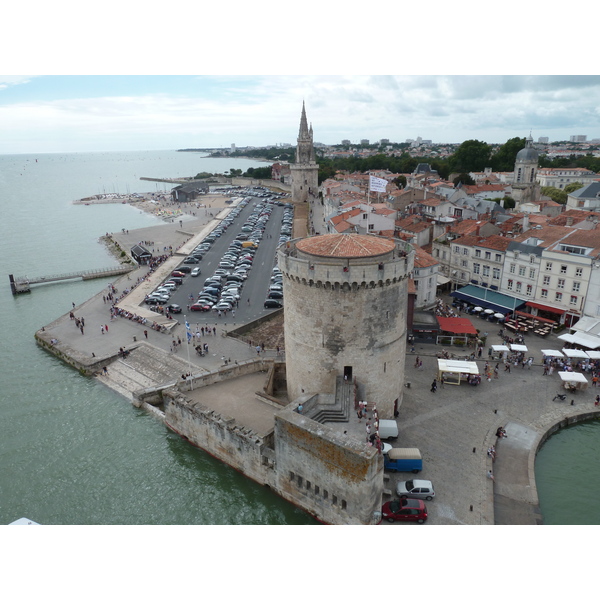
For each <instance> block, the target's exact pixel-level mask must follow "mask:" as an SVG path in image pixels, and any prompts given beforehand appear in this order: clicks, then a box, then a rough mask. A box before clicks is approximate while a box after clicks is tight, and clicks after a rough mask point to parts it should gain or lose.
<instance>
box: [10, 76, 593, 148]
mask: <svg viewBox="0 0 600 600" xmlns="http://www.w3.org/2000/svg"><path fill="white" fill-rule="evenodd" d="M599 99H600V77H599V76H595V75H582V76H562V75H541V76H522V75H509V76H501V75H489V76H475V75H457V76H454V75H442V76H433V75H423V76H382V75H376V76H349V75H340V76H323V75H317V76H310V75H306V76H300V75H295V76H267V75H257V76H251V75H243V76H233V75H225V76H217V75H213V76H188V75H183V76H182V75H175V76H162V75H138V76H130V75H115V76H113V75H61V76H54V75H47V76H39V77H35V76H31V77H19V76H1V75H0V133H1V135H0V153H2V154H13V153H14V154H19V153H45V152H93V151H123V150H163V149H179V148H195V147H203V148H206V147H210V148H222V149H229V148H231V145H232V144H235V145H236V146H237V147H245V146H266V145H272V144H292V145H295V143H296V138H297V135H298V125H299V117H298V115H299V113H300V109H301V106H302V102H303V101H304V102H305V104H306V113H307V117H308V121H309V123H312V125H313V129H314V139H315V142H316V143H323V144H328V145H333V144H340V143H341V141H342V140H343V139H349V140H350V141H351V142H352V143H355V144H358V143H360V141H361V140H362V139H369V140H370V141H371V142H375V141H378V140H380V139H382V138H384V139H389V140H390V142H405V141H406V140H407V139H417V138H419V137H420V138H422V139H427V140H432V141H433V143H438V144H443V143H461V142H463V141H465V140H468V139H478V140H482V141H485V142H488V143H504V142H505V141H506V140H507V139H510V138H513V137H517V136H518V137H526V136H528V135H529V134H530V132H531V135H532V137H533V139H534V140H536V141H537V140H538V138H540V137H548V138H549V141H550V142H553V141H561V140H565V141H569V140H570V139H571V138H572V137H573V136H586V137H587V140H588V141H590V140H592V139H595V138H596V139H597V138H600V111H599V109H598V105H599V102H598V100H599Z"/></svg>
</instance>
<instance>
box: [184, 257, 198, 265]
mask: <svg viewBox="0 0 600 600" xmlns="http://www.w3.org/2000/svg"><path fill="white" fill-rule="evenodd" d="M183 262H184V263H185V264H186V265H195V264H196V263H199V262H200V259H199V258H198V257H197V256H188V257H187V258H186V259H185V260H184V261H183Z"/></svg>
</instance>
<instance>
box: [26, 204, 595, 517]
mask: <svg viewBox="0 0 600 600" xmlns="http://www.w3.org/2000/svg"><path fill="white" fill-rule="evenodd" d="M206 217H207V218H199V219H192V218H190V219H187V220H184V221H183V224H180V223H179V222H177V223H169V224H164V225H157V226H155V227H149V228H144V229H142V230H135V231H133V230H132V231H129V232H117V233H113V234H112V238H113V240H114V241H115V242H116V243H118V244H119V245H120V246H121V247H122V248H130V247H131V246H132V245H134V244H136V243H138V242H139V241H140V240H147V241H150V242H153V244H154V246H153V247H154V248H155V249H160V248H164V247H169V246H171V247H172V248H173V249H175V250H174V256H173V260H174V261H176V262H181V260H182V259H183V256H184V253H185V251H186V244H187V243H188V242H189V243H190V244H191V243H195V241H196V239H197V238H198V237H202V236H203V235H205V234H206V231H207V230H210V227H211V219H209V218H208V215H207V216H206ZM207 228H208V229H207ZM169 260H171V259H168V261H169ZM168 261H167V262H166V264H164V266H162V267H159V268H158V269H157V270H156V271H155V272H154V273H152V274H149V273H148V268H147V267H140V268H138V269H136V270H134V271H132V272H130V273H129V274H127V275H124V276H122V277H120V278H118V279H116V280H114V281H112V282H111V284H110V285H111V286H114V287H115V288H116V289H117V290H118V293H117V295H121V293H122V292H123V291H124V290H126V289H131V288H133V291H132V292H130V293H129V294H127V295H126V296H125V297H124V298H122V299H121V300H120V301H119V304H120V305H121V306H123V307H130V308H132V309H133V308H136V309H138V310H139V311H141V310H147V309H145V308H144V307H143V305H142V306H141V307H140V306H139V305H140V304H142V302H143V298H144V296H145V294H146V293H148V290H149V288H151V287H153V286H155V285H156V284H157V283H158V282H159V280H160V279H161V278H162V277H164V276H166V274H167V273H168V272H169V270H172V269H171V267H172V264H171V263H169V262H168ZM148 277H149V278H150V279H148ZM138 281H139V282H140V283H138ZM59 285H77V284H76V283H75V284H74V283H69V284H59ZM108 289H109V288H108V284H107V287H106V288H105V290H103V291H101V292H99V293H98V294H96V295H95V296H94V297H92V298H90V299H89V300H87V301H86V302H84V303H82V304H81V305H79V306H76V307H74V308H73V307H72V306H65V307H64V311H65V312H64V314H63V315H62V316H61V317H59V318H58V319H56V320H55V321H54V322H53V323H50V324H49V325H46V326H45V327H44V328H42V329H41V330H39V331H38V332H36V340H37V342H38V344H40V345H41V346H43V347H44V348H46V349H47V350H49V351H50V352H53V353H54V354H56V355H57V356H58V357H59V358H61V359H62V360H65V361H66V362H67V363H69V364H71V365H72V366H74V367H75V368H78V369H80V370H81V372H82V373H85V374H88V375H93V376H94V377H96V378H97V379H98V381H100V382H102V383H103V384H105V385H107V386H109V387H111V388H113V389H114V390H116V391H117V392H119V393H120V394H122V395H123V396H124V397H126V398H128V399H129V400H130V401H132V402H133V403H134V404H136V405H137V406H139V405H143V406H144V407H145V408H147V409H148V410H151V411H152V412H153V413H154V414H155V415H156V416H157V417H159V418H161V419H163V420H164V419H165V416H164V411H163V410H162V409H161V408H160V407H154V406H152V404H148V403H144V402H143V403H141V404H140V402H139V393H140V392H142V394H147V391H148V389H150V388H156V387H160V386H163V387H165V388H173V387H174V386H175V387H176V388H177V394H178V395H179V396H185V395H186V393H188V394H189V396H188V397H187V398H186V399H185V402H187V403H188V404H190V405H191V404H193V403H195V402H199V403H202V404H203V406H204V407H205V408H206V407H208V408H209V409H210V411H212V412H219V411H221V412H222V413H223V414H224V415H225V416H226V417H229V418H233V419H237V420H238V423H239V424H240V426H241V427H242V428H245V429H246V431H250V430H251V431H255V432H258V433H257V434H258V435H261V436H268V431H269V430H270V429H272V427H273V422H274V420H276V418H277V413H278V411H281V410H286V409H287V410H290V407H289V406H288V405H289V403H290V401H289V400H288V399H286V398H285V397H280V398H275V396H276V395H277V394H275V392H273V391H272V390H271V394H272V395H271V396H268V395H267V397H263V396H261V395H260V394H258V395H257V393H256V392H257V391H258V392H261V393H262V390H264V389H265V386H267V385H268V384H267V383H266V380H267V379H268V377H273V376H274V375H273V373H274V370H275V369H276V366H277V365H278V364H281V363H282V358H281V357H280V356H278V354H277V352H276V350H275V349H274V348H269V347H267V348H265V352H264V353H262V355H261V356H260V357H257V354H256V352H255V350H254V348H252V347H250V346H249V345H248V344H246V343H244V342H241V341H239V340H237V339H235V338H232V337H228V336H227V335H226V334H227V333H228V332H230V331H231V330H232V329H234V328H235V327H237V325H238V324H235V323H234V322H233V320H232V319H229V320H222V319H221V320H218V321H217V322H216V323H215V329H216V335H214V334H213V333H212V331H211V334H210V335H204V336H203V337H202V342H203V343H207V344H208V347H209V352H208V354H207V356H204V357H200V356H198V355H196V353H195V352H193V347H189V346H188V344H187V343H186V341H185V340H186V330H185V327H184V325H183V324H182V323H177V322H176V321H175V322H174V321H171V322H170V323H166V326H165V328H164V330H163V331H162V332H160V331H156V330H154V329H151V328H150V327H148V326H147V325H143V324H141V323H138V322H135V321H132V320H129V319H127V318H123V317H115V318H114V319H113V320H111V319H110V303H108V302H107V301H106V292H107V291H108ZM442 299H443V300H444V301H446V302H450V298H449V297H442ZM70 312H73V313H74V316H76V317H77V318H82V317H83V318H84V319H85V326H84V333H83V334H82V333H81V331H80V330H79V329H78V328H76V326H75V325H74V323H73V320H72V319H71V318H70ZM147 312H149V313H151V315H154V317H157V316H158V315H157V314H156V313H152V311H147ZM463 316H465V315H463ZM468 318H470V319H471V321H472V322H473V324H474V326H475V327H476V328H478V329H480V330H482V331H486V332H487V333H488V336H487V344H488V345H489V344H492V343H495V342H496V341H498V342H499V341H500V338H499V337H497V334H498V330H499V328H500V327H499V326H498V325H494V324H490V323H487V322H485V321H483V320H481V319H479V318H478V317H476V316H471V317H468ZM189 320H190V323H191V326H192V328H194V323H193V317H190V318H189ZM106 326H108V331H106V329H104V333H102V331H101V328H105V327H106ZM144 332H147V337H146V334H145V333H144ZM177 338H179V339H180V340H181V342H182V343H181V344H177V348H176V350H175V351H173V341H177ZM525 344H526V345H527V347H528V352H527V356H532V357H533V358H534V362H533V364H532V365H531V368H527V366H526V367H525V368H521V367H518V368H515V367H512V369H511V371H510V372H508V371H505V370H504V367H503V365H502V363H500V369H499V376H498V379H494V378H492V379H491V381H487V380H485V379H483V380H482V383H481V384H480V385H478V386H468V385H466V384H461V385H460V386H454V385H449V384H444V385H441V384H440V383H438V386H437V391H436V392H432V391H431V383H432V381H433V379H434V378H436V377H437V374H438V371H437V357H436V353H437V352H439V351H440V350H441V349H443V347H441V346H436V345H434V344H419V343H417V344H416V346H415V348H414V350H415V351H414V353H411V352H409V351H407V354H406V361H405V365H404V373H405V375H404V393H403V402H402V405H401V406H400V409H399V415H398V417H397V422H398V427H399V437H398V440H396V441H394V442H393V445H394V446H398V447H416V448H419V449H420V451H421V453H422V456H423V463H424V468H423V471H422V472H421V473H420V474H419V477H420V478H423V479H430V480H431V481H433V483H434V486H435V489H436V498H435V499H434V500H433V501H431V502H428V503H427V504H428V511H429V520H428V524H436V525H442V524H448V525H450V524H467V525H481V524H484V525H492V524H540V523H542V517H541V514H540V512H539V505H538V497H537V491H536V485H535V474H534V462H535V455H536V452H537V449H538V448H539V447H540V445H541V444H542V443H543V441H544V440H545V439H546V437H547V436H548V435H549V433H551V432H552V431H553V430H555V429H556V428H559V427H563V426H566V425H568V424H571V423H574V422H577V421H578V420H583V419H590V418H596V417H597V416H598V409H597V408H595V407H594V397H595V395H596V393H597V391H596V388H594V387H590V388H588V389H587V390H584V391H577V392H576V393H574V394H569V395H568V397H567V401H566V402H553V401H552V398H553V397H554V396H555V395H556V394H557V393H558V392H561V391H564V390H563V388H562V387H561V381H560V379H559V377H558V374H557V373H554V374H553V375H551V376H544V375H542V373H543V367H542V354H541V349H542V348H555V349H560V348H562V343H561V342H560V340H558V339H557V338H556V336H555V335H554V334H551V335H549V336H548V337H546V338H539V337H537V336H535V335H532V334H529V335H527V336H526V337H525ZM120 349H125V350H127V351H129V352H131V356H130V357H127V358H123V357H122V356H120V354H119V350H120ZM190 350H192V351H190ZM136 352H137V353H138V354H139V355H140V356H142V355H143V356H144V359H143V360H141V359H139V360H137V361H136V360H131V358H132V357H134V355H135V353H136ZM454 352H455V354H457V355H464V357H465V358H466V357H467V355H468V354H469V353H470V351H469V350H466V349H460V348H459V349H456V350H455V351H454ZM486 353H487V347H486V348H484V355H483V356H482V358H481V359H479V360H478V361H477V362H478V364H479V367H480V371H482V370H483V366H484V363H485V362H486V358H487V355H486ZM417 356H418V357H419V358H420V359H421V360H422V363H423V364H422V368H416V367H415V361H416V357H417ZM224 359H226V360H227V363H225V362H224ZM495 364H496V363H495V362H492V361H490V365H491V366H492V369H493V367H494V366H495ZM149 367H151V368H150V369H149V370H150V371H152V373H149V372H148V368H149ZM190 374H191V375H192V376H193V378H196V379H197V380H198V381H199V382H200V380H201V379H202V378H203V377H205V378H206V377H208V378H212V379H211V381H214V386H222V390H223V392H222V393H216V392H215V390H214V389H211V390H210V391H209V387H208V386H206V387H207V389H206V390H205V391H204V392H203V391H202V389H201V386H200V385H197V386H196V385H194V383H193V378H192V380H188V379H187V377H186V376H188V375H190ZM261 374H262V375H261ZM234 376H235V377H234ZM261 382H262V386H263V387H262V388H261ZM215 389H217V388H215ZM246 397H247V398H249V399H251V400H252V402H244V401H243V399H244V398H246ZM220 398H226V400H221V399H220ZM275 400H276V401H275ZM185 402H184V403H185ZM254 402H257V403H258V404H253V403H254ZM182 406H183V404H182ZM253 407H254V408H253ZM243 411H246V414H245V415H244V414H242V413H243ZM297 417H298V415H292V417H291V418H292V419H296V420H297V421H298V419H297ZM302 419H304V420H306V419H307V418H306V417H302ZM257 420H258V421H257ZM291 423H292V425H295V426H297V425H298V423H294V422H291ZM500 426H502V427H504V428H505V429H506V432H507V437H506V438H503V439H498V438H497V437H496V435H495V434H496V430H497V428H498V427H500ZM364 428H365V425H364V422H363V421H360V420H359V419H358V417H357V415H356V413H355V412H354V411H351V412H350V415H349V419H348V421H347V422H344V423H335V424H331V429H332V430H333V433H332V435H334V436H337V437H340V438H342V439H344V438H347V439H348V445H349V446H352V449H353V452H355V453H357V454H360V453H361V452H363V450H362V449H361V448H364V452H366V443H365V433H364ZM180 433H182V432H180ZM493 445H495V448H496V459H495V461H492V459H491V458H490V457H489V456H488V453H487V450H488V448H489V447H491V446H493ZM215 455H216V456H218V454H216V453H215ZM263 459H264V457H263ZM230 464H231V463H230ZM236 468H237V467H236ZM239 470H240V471H241V472H245V473H246V474H248V476H252V473H250V472H249V471H245V469H244V465H243V464H240V465H239ZM488 471H492V473H493V475H494V479H493V480H492V479H490V478H488V477H487V476H486V474H487V473H488ZM253 478H254V477H253ZM383 478H384V481H383V485H382V489H383V493H382V497H381V499H382V501H383V502H385V501H387V500H390V499H393V498H394V497H395V491H394V490H395V487H396V483H397V481H398V480H403V479H409V478H410V476H408V474H395V473H394V474H391V473H388V472H385V473H384V475H383ZM271 487H272V489H273V490H274V491H276V492H277V493H279V490H278V489H277V487H276V486H271ZM283 497H286V496H285V495H284V496H283ZM288 499H289V498H288ZM291 501H293V500H291ZM326 522H334V521H326Z"/></svg>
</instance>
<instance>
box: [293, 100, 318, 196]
mask: <svg viewBox="0 0 600 600" xmlns="http://www.w3.org/2000/svg"><path fill="white" fill-rule="evenodd" d="M290 171H291V174H292V200H293V201H294V202H309V203H310V204H311V207H312V205H313V204H314V203H315V201H316V200H317V199H318V195H319V183H318V181H319V165H318V164H317V161H316V158H315V148H314V146H313V129H312V124H311V126H310V128H309V126H308V120H307V118H306V108H305V106H304V102H302V115H301V116H300V131H299V132H298V145H297V146H296V161H295V162H294V163H293V164H291V165H290Z"/></svg>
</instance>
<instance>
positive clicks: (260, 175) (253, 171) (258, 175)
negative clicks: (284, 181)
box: [244, 166, 271, 179]
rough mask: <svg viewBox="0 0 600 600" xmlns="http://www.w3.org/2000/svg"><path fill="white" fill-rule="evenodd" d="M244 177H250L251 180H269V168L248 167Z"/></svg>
mask: <svg viewBox="0 0 600 600" xmlns="http://www.w3.org/2000/svg"><path fill="white" fill-rule="evenodd" d="M244 177H252V179H271V167H270V166H269V167H257V168H254V167H250V168H249V169H248V170H247V171H246V172H245V173H244Z"/></svg>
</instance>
